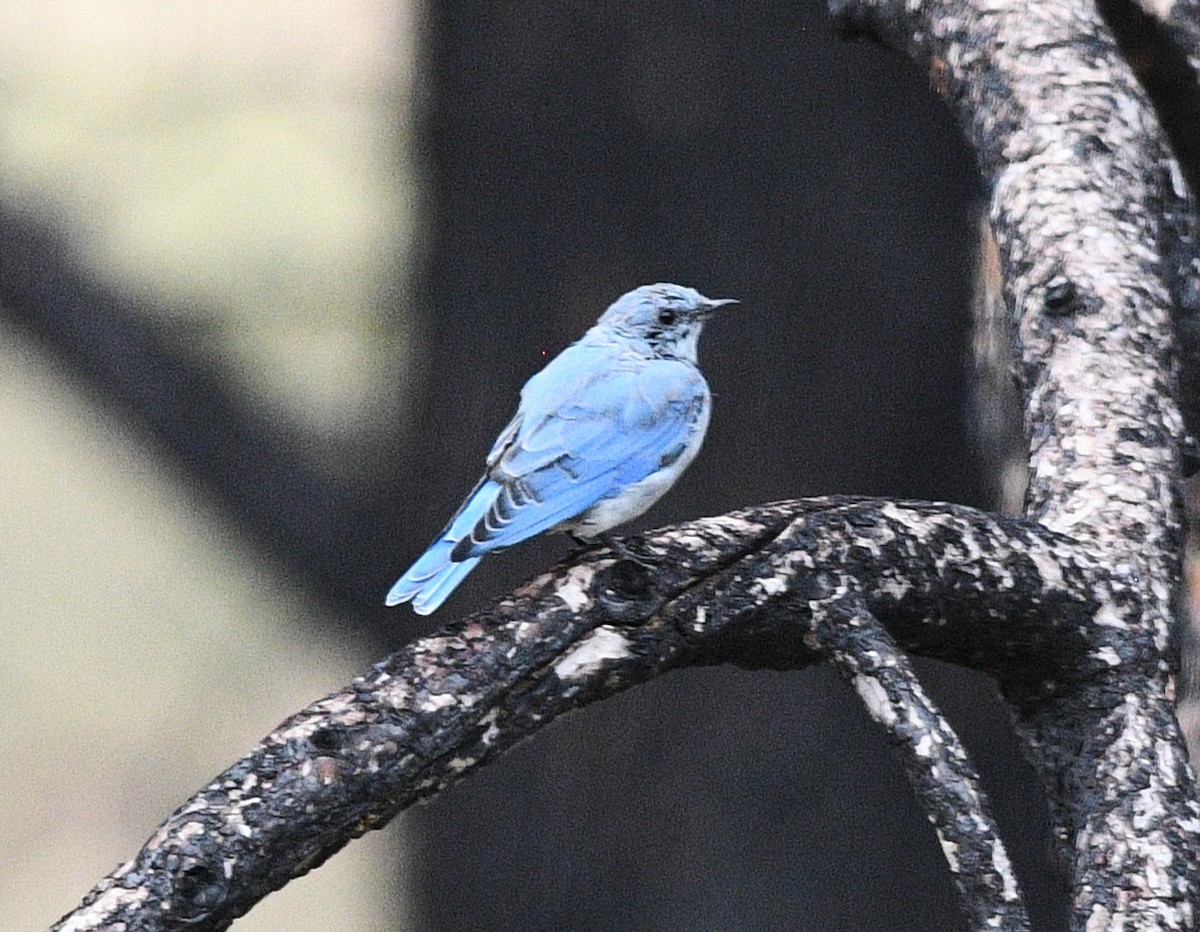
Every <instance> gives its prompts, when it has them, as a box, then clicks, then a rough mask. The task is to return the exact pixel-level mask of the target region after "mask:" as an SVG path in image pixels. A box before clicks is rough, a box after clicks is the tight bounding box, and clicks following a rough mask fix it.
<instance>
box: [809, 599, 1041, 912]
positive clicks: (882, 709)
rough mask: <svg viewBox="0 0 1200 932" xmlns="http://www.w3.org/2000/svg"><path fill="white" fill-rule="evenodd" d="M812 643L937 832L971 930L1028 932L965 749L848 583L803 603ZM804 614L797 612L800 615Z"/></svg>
mask: <svg viewBox="0 0 1200 932" xmlns="http://www.w3.org/2000/svg"><path fill="white" fill-rule="evenodd" d="M808 608H809V611H810V612H811V622H810V623H811V626H812V630H813V640H814V642H815V643H817V644H819V645H820V646H821V647H823V648H824V649H825V651H827V652H828V655H829V659H830V660H831V661H832V662H833V665H834V667H836V668H837V669H838V671H839V672H841V674H842V676H844V677H845V678H846V680H847V681H848V682H849V683H850V684H851V685H852V686H853V687H854V689H855V691H856V692H857V693H858V694H859V696H860V697H861V698H862V701H863V704H864V705H865V706H866V708H867V712H868V714H870V716H871V717H872V718H873V719H874V720H875V721H876V722H878V723H879V724H880V725H881V726H883V728H884V729H885V730H886V731H887V733H888V738H889V739H890V741H891V743H892V745H893V747H895V748H896V750H897V755H896V756H897V758H898V760H899V762H900V766H901V768H902V769H903V770H904V774H905V776H906V777H907V778H908V782H909V783H910V784H912V787H913V790H914V791H915V792H916V794H917V798H918V800H919V801H920V802H921V805H922V806H923V807H924V809H925V812H926V814H927V815H928V816H929V820H930V821H931V822H932V823H933V827H934V831H936V832H937V836H938V842H939V843H940V844H941V846H942V853H943V854H944V855H945V857H946V862H947V863H948V864H949V866H950V873H951V874H952V875H953V877H954V882H955V884H956V885H957V886H958V891H959V896H960V898H961V900H962V907H963V912H964V913H965V914H966V916H967V918H968V919H969V920H970V922H971V924H972V927H973V928H976V929H996V928H1002V929H1014V930H1015V929H1028V928H1029V916H1028V914H1027V913H1026V911H1025V904H1024V902H1023V901H1022V897H1021V893H1020V889H1019V887H1018V885H1017V878H1016V875H1015V874H1014V873H1013V870H1012V863H1011V862H1010V861H1009V859H1008V853H1007V852H1006V851H1005V850H1004V843H1003V842H1002V841H1001V840H1000V833H999V831H998V830H997V828H996V824H995V821H994V820H993V818H992V816H991V813H990V808H991V806H990V804H989V803H988V801H987V798H986V796H985V795H984V793H983V790H982V789H981V788H980V786H979V776H978V774H976V772H975V768H974V766H973V765H972V764H971V762H970V759H969V758H968V757H967V752H966V749H965V748H964V747H963V746H962V742H961V741H959V738H958V735H956V734H955V733H954V730H953V729H952V728H951V727H950V723H949V722H947V721H946V718H945V716H943V715H942V713H941V712H940V711H939V710H938V709H937V707H936V706H935V705H934V703H933V701H932V700H931V699H930V698H929V696H928V695H927V694H926V692H925V690H924V688H923V687H922V686H921V684H920V682H919V681H918V680H917V677H916V674H915V673H914V672H913V669H912V665H911V664H910V663H909V662H908V657H907V656H906V655H905V654H904V653H903V651H901V650H900V648H899V647H898V646H897V645H896V642H895V641H894V640H893V639H892V638H891V636H890V635H889V634H888V633H887V631H886V630H885V629H884V628H883V627H882V626H881V625H880V623H879V620H878V619H877V618H875V616H874V615H872V614H871V612H870V610H869V609H868V608H867V606H866V604H865V601H864V600H863V599H862V597H861V596H860V595H858V593H857V592H856V590H855V588H854V585H853V583H852V582H851V581H849V580H847V581H846V583H845V585H844V588H843V591H842V592H841V593H839V594H838V595H835V596H834V597H833V598H831V599H829V600H827V601H825V602H820V601H812V602H809V603H808ZM799 614H800V615H801V616H803V612H800V613H799Z"/></svg>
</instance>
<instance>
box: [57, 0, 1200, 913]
mask: <svg viewBox="0 0 1200 932" xmlns="http://www.w3.org/2000/svg"><path fill="white" fill-rule="evenodd" d="M833 6H834V12H835V15H836V17H837V18H838V20H839V22H840V23H841V24H842V25H843V26H844V27H846V28H850V29H854V30H859V31H867V32H869V33H870V34H872V35H874V36H875V37H877V38H879V39H881V40H883V41H884V42H886V43H888V44H889V45H891V46H892V47H894V48H897V49H899V50H901V51H902V52H903V53H904V54H906V55H908V56H910V57H911V58H912V59H913V60H914V61H915V62H917V63H918V64H919V65H920V66H921V67H924V68H926V69H927V70H928V72H929V74H930V77H931V81H932V84H933V87H934V88H935V90H936V91H937V92H938V93H939V94H941V95H942V96H943V97H944V98H945V100H946V101H947V103H948V104H949V105H950V106H951V107H952V109H953V110H954V111H955V113H956V114H957V116H958V117H959V120H960V123H961V125H962V127H963V129H964V132H965V134H966V136H967V138H968V140H969V142H970V143H971V144H972V145H973V146H974V148H975V150H976V152H977V153H978V156H979V163H980V168H981V171H982V173H983V175H984V177H985V179H986V181H987V183H988V185H989V188H990V190H991V192H992V204H991V221H992V227H993V230H994V232H995V236H996V242H997V244H998V247H999V257H1000V264H1001V268H1002V272H1003V279H1004V297H1005V301H1006V304H1007V306H1008V308H1009V310H1010V313H1011V314H1012V318H1013V321H1014V331H1015V334H1016V344H1017V345H1016V347H1015V353H1016V360H1017V376H1018V381H1019V383H1020V387H1021V390H1022V394H1023V399H1024V408H1025V420H1026V428H1027V440H1028V445H1029V465H1030V488H1029V494H1028V497H1027V503H1026V512H1025V517H1024V518H1021V519H1011V518H1002V517H998V516H995V515H989V514H986V513H982V512H978V511H974V510H971V509H967V508H962V507H957V506H953V505H946V504H921V503H911V502H909V503H905V502H886V501H877V500H868V499H848V498H838V499H818V500H810V501H801V502H788V503H781V504H776V505H768V506H763V507H760V508H754V509H749V510H747V511H743V512H738V513H735V514H731V515H726V516H723V517H719V518H711V519H707V520H704V521H697V522H693V523H690V524H686V525H681V526H678V527H674V528H668V529H664V530H661V531H658V532H655V533H653V534H649V535H647V536H646V537H644V538H642V539H640V540H639V541H638V542H636V543H634V544H633V546H634V547H635V549H636V550H637V551H638V552H639V553H640V554H641V555H642V556H643V557H645V558H646V560H647V562H648V563H649V564H650V565H652V566H653V567H654V571H653V572H648V571H647V570H646V569H645V568H644V567H641V566H640V565H639V564H638V563H636V562H632V561H628V560H621V561H617V560H614V558H613V556H612V555H611V554H610V553H609V552H607V551H603V550H597V551H591V552H588V553H584V554H581V555H579V556H577V557H576V558H575V559H574V560H573V561H570V562H568V563H564V564H563V565H561V566H559V567H558V568H557V569H555V570H554V571H552V572H551V573H548V574H546V575H544V576H542V577H539V578H538V579H536V580H534V581H533V582H531V583H529V584H528V585H527V586H525V587H523V588H522V589H520V590H518V591H517V592H515V593H514V594H513V595H511V596H509V597H507V598H504V599H501V600H498V601H496V602H495V603H493V604H492V606H491V607H490V608H488V609H486V610H485V611H483V612H480V613H478V614H476V615H474V616H472V617H470V618H467V619H465V620H463V621H461V622H457V623H455V624H452V625H449V626H448V627H446V628H444V629H443V630H442V631H441V632H440V633H439V634H438V635H435V636H434V637H431V638H426V639H424V640H421V641H419V642H417V643H415V644H412V645H410V646H409V647H407V648H405V649H404V650H402V651H401V652H400V653H398V654H396V655H395V656H394V657H392V658H390V659H388V660H387V661H385V662H383V663H382V664H380V665H379V666H377V667H375V668H374V669H373V670H372V671H371V672H370V673H368V674H367V675H366V676H364V677H362V678H361V679H359V680H356V681H355V682H354V683H352V684H351V685H350V686H348V687H346V689H344V690H342V691H341V692H339V693H337V694H335V695H332V696H329V697H327V698H326V699H323V700H321V701H320V702H318V703H316V704H314V705H313V706H311V707H309V708H308V709H306V710H304V711H302V712H300V713H299V714H297V715H296V716H293V717H292V718H291V719H289V720H288V721H287V722H285V723H284V724H283V725H282V726H281V727H280V729H279V730H277V731H276V732H275V733H273V734H272V735H270V736H268V737H267V738H266V739H264V741H263V742H262V743H261V744H260V745H259V747H258V748H256V749H255V750H254V751H253V752H252V753H251V754H250V755H248V756H247V757H246V758H244V759H243V760H241V761H239V762H238V763H237V764H235V765H234V766H233V767H232V768H230V769H229V770H228V771H227V772H226V773H225V774H223V775H221V776H220V777H219V778H217V780H215V781H214V782H213V783H212V784H210V785H209V786H208V787H206V788H205V789H204V790H202V791H201V792H200V793H199V794H197V796H196V797H194V798H193V799H192V800H191V801H189V802H188V803H187V804H185V805H184V806H183V807H182V808H181V809H180V810H178V811H177V812H176V813H175V814H174V815H172V816H171V817H170V818H169V819H168V820H167V822H165V823H164V824H163V826H162V827H161V828H160V829H159V831H158V832H157V833H156V834H155V835H154V837H152V838H151V839H150V841H149V842H148V843H147V845H146V847H145V848H144V849H143V850H142V851H141V852H140V853H139V854H138V855H136V856H135V858H134V859H133V860H131V861H130V862H128V863H127V864H126V865H124V866H122V867H121V868H119V869H118V870H117V871H116V872H115V873H114V874H112V875H110V877H108V878H105V879H104V880H103V881H101V883H100V884H99V885H98V886H97V887H96V888H95V890H93V891H92V893H91V894H89V895H88V898H87V899H86V900H85V901H84V904H83V905H82V906H81V907H80V908H79V909H78V910H77V911H76V912H74V913H73V914H71V915H70V916H68V917H65V918H64V920H63V921H62V923H61V924H60V928H64V929H72V930H77V929H92V928H100V927H105V926H109V925H113V924H116V923H118V922H125V923H127V924H128V925H127V927H128V928H139V929H142V928H145V929H149V928H155V929H169V928H179V927H182V926H184V925H187V926H188V927H189V928H193V929H195V928H223V927H224V926H225V925H227V924H228V923H229V922H230V921H232V919H233V918H235V917H236V916H238V915H240V914H242V913H243V912H245V911H246V910H247V909H249V908H250V906H251V905H253V903H254V902H256V901H257V900H258V899H260V898H261V897H262V896H264V895H266V894H267V893H269V892H270V891H271V890H274V889H277V888H278V887H280V886H282V885H283V884H285V883H286V882H287V881H288V880H289V879H290V878H291V877H293V876H296V875H298V874H301V873H303V872H305V871H306V870H309V869H311V868H312V867H313V866H315V865H317V864H320V863H321V861H323V860H324V859H325V858H326V857H328V856H329V855H330V854H332V853H333V852H334V851H336V850H337V849H338V848H339V847H341V846H342V845H343V844H345V843H346V841H347V840H348V839H350V838H352V837H355V836H356V835H359V834H362V833H363V832H365V831H367V830H369V829H371V828H375V827H378V826H380V825H382V824H383V823H384V822H386V821H387V820H388V819H389V818H391V817H392V816H393V815H395V813H396V812H398V811H399V810H400V809H402V808H403V807H405V806H407V805H409V804H411V803H412V802H413V801H414V800H417V799H420V798H422V797H426V796H430V795H433V794H435V793H437V792H439V791H440V790H442V789H443V788H445V787H446V786H447V785H449V784H450V783H452V782H454V781H455V780H458V779H460V778H461V777H463V776H464V775H465V774H467V773H469V772H470V771H472V770H473V769H474V768H476V767H478V766H480V765H482V764H484V763H486V762H487V761H489V760H490V759H492V758H493V757H494V756H495V755H496V754H498V753H500V752H501V751H503V750H504V749H505V748H507V747H510V746H511V745H512V744H513V743H515V742H517V741H519V740H521V739H522V738H524V737H526V736H528V735H530V734H531V733H532V732H534V731H535V730H537V729H538V728H540V727H542V726H543V725H545V724H546V723H548V722H549V721H551V720H553V719H554V718H555V717H557V716H558V715H561V714H563V713H564V712H567V711H570V710H572V709H574V708H577V707H579V706H581V705H585V704H587V703H590V702H594V701H596V700H599V699H603V698H606V697H607V696H611V695H613V694H614V693H616V692H619V691H621V690H624V689H627V688H629V687H630V686H633V685H636V684H638V683H641V682H644V681H646V680H647V679H650V678H651V677H654V676H658V675H660V674H662V673H665V672H667V671H669V670H672V669H675V668H679V667H684V666H688V665H697V664H714V663H734V664H739V665H742V666H747V667H772V668H777V669H797V668H801V667H805V666H808V665H810V664H813V663H816V662H821V661H824V660H831V661H832V662H833V663H834V664H835V665H836V666H838V668H839V669H841V670H842V672H843V673H844V674H845V675H846V676H847V677H848V679H849V680H850V682H851V683H852V684H854V685H855V687H856V688H857V690H858V692H859V694H860V695H862V696H863V698H864V699H865V700H866V701H867V704H868V707H869V708H870V709H871V710H872V712H873V714H874V715H875V716H876V718H877V719H878V720H879V721H880V722H881V723H882V724H883V725H884V726H885V728H887V729H888V730H889V732H890V734H891V735H892V738H893V740H894V741H895V743H896V745H897V747H898V748H899V749H900V754H901V758H902V760H903V761H904V765H905V770H906V773H908V775H909V776H910V779H912V780H913V782H914V785H915V786H916V788H917V790H918V795H919V797H920V798H921V800H922V802H923V805H925V808H926V811H927V812H928V813H929V815H930V818H931V819H932V820H933V821H934V823H935V826H936V827H937V829H938V831H939V833H940V834H941V837H942V840H943V850H945V851H946V853H947V855H948V857H949V858H950V859H951V866H952V869H954V870H955V873H956V879H957V880H958V881H959V888H960V891H961V892H962V893H963V896H964V902H965V907H966V911H967V914H968V915H969V916H970V917H971V921H972V922H973V924H974V926H975V927H977V928H1021V927H1023V926H1024V925H1025V922H1026V920H1025V919H1024V913H1023V909H1022V907H1021V903H1020V898H1019V893H1018V892H1017V888H1016V884H1015V881H1014V880H1013V879H1012V876H1011V870H1010V869H1009V868H1008V867H1007V860H1006V858H1005V857H1004V856H1003V848H1002V846H1001V845H1000V844H999V841H998V839H997V838H996V836H995V833H994V828H993V826H992V825H991V823H990V820H989V818H988V816H987V812H986V803H985V802H984V801H983V799H982V797H981V795H980V794H979V792H978V788H977V786H976V785H975V778H974V773H973V769H972V768H971V766H970V763H969V761H967V760H966V757H965V755H964V754H962V752H961V749H960V748H959V747H958V746H957V742H956V739H955V738H954V736H953V733H952V732H950V731H949V729H948V726H945V723H944V721H942V720H941V717H940V715H939V714H938V713H937V711H936V709H934V708H933V707H932V706H931V705H930V704H929V703H928V701H927V699H926V698H925V697H924V694H923V692H922V691H921V690H920V686H919V684H918V683H917V682H916V680H915V678H913V677H912V675H911V672H910V671H909V670H908V667H907V664H906V663H905V662H904V658H903V656H902V654H900V653H899V651H898V650H897V646H898V647H899V648H902V649H903V650H906V651H910V652H914V653H920V654H924V655H926V656H930V657H937V658H940V659H944V660H948V661H951V662H954V663H959V664H963V665H966V666H970V667H974V668H976V669H980V670H984V671H986V672H988V673H990V674H991V675H993V676H994V677H995V678H996V680H997V682H998V684H999V686H1000V689H1001V691H1002V694H1003V695H1004V697H1005V699H1006V700H1007V701H1008V703H1009V704H1010V706H1011V707H1012V710H1013V713H1014V720H1015V723H1016V727H1017V732H1018V736H1019V738H1020V740H1021V741H1022V743H1023V745H1024V747H1025V750H1026V751H1027V754H1028V756H1029V757H1030V759H1031V761H1032V762H1033V763H1034V765H1035V767H1036V768H1037V769H1038V772H1039V774H1040V775H1041V777H1042V780H1043V783H1044V785H1045V787H1046V792H1047V794H1048V797H1049V800H1050V804H1051V809H1052V812H1051V815H1052V820H1053V826H1054V832H1055V837H1056V839H1057V842H1058V845H1059V850H1060V854H1061V855H1062V857H1063V859H1064V861H1065V863H1066V864H1067V868H1068V873H1069V876H1070V878H1071V891H1070V893H1071V897H1072V925H1073V926H1074V927H1076V928H1079V929H1083V928H1088V929H1092V928H1097V929H1099V928H1135V927H1136V928H1163V929H1182V928H1190V927H1193V926H1194V925H1195V924H1196V921H1197V913H1196V903H1197V890H1198V879H1200V877H1198V867H1200V865H1198V861H1197V857H1198V855H1197V852H1198V851H1200V806H1198V805H1197V801H1196V795H1195V786H1194V782H1193V773H1192V771H1191V769H1190V767H1189V766H1188V764H1187V760H1186V753H1185V751H1184V745H1183V741H1182V737H1181V735H1180V733H1179V729H1178V726H1177V724H1176V721H1175V718H1174V713H1173V705H1172V699H1173V685H1174V684H1173V670H1174V658H1173V655H1172V651H1171V621H1172V619H1171V595H1172V593H1173V591H1174V589H1175V587H1176V586H1177V584H1178V581H1179V546H1180V520H1179V501H1178V497H1177V491H1176V483H1177V480H1178V478H1179V475H1180V447H1181V444H1182V443H1183V439H1184V431H1183V426H1182V418H1181V416H1180V413H1179V408H1178V405H1177V402H1176V398H1177V394H1176V391H1177V372H1176V369H1175V366H1176V360H1177V347H1176V343H1175V341H1174V336H1173V331H1172V327H1171V323H1172V318H1173V317H1174V318H1175V319H1177V320H1184V319H1186V312H1187V308H1186V306H1185V303H1186V295H1187V293H1188V291H1187V289H1188V287H1189V285H1188V281H1189V278H1188V276H1189V274H1190V271H1191V270H1194V268H1195V261H1196V256H1195V252H1196V247H1195V240H1194V236H1193V233H1194V231H1193V226H1192V223H1193V221H1192V219H1191V218H1192V214H1191V212H1190V205H1189V204H1188V203H1187V201H1186V190H1185V189H1184V188H1183V187H1182V186H1181V185H1180V184H1178V183H1174V182H1177V179H1178V178H1179V177H1181V175H1180V172H1179V170H1178V167H1177V166H1176V164H1175V163H1174V162H1173V161H1172V157H1171V153H1170V151H1169V150H1168V148H1167V141H1166V140H1167V137H1166V134H1165V133H1164V132H1163V129H1162V127H1161V126H1160V124H1159V122H1158V121H1157V120H1156V117H1155V113H1154V110H1153V108H1152V106H1151V104H1150V101H1149V99H1148V97H1147V95H1146V93H1144V92H1143V90H1142V88H1141V87H1140V85H1139V84H1138V82H1137V80H1136V78H1135V76H1134V73H1133V71H1132V70H1131V69H1130V68H1129V67H1128V65H1127V64H1126V63H1125V61H1124V59H1123V58H1122V56H1121V54H1120V50H1119V47H1118V44H1117V41H1116V40H1115V38H1114V36H1113V34H1112V33H1111V32H1110V31H1109V29H1108V27H1107V26H1106V24H1105V22H1104V21H1103V20H1102V19H1101V18H1100V15H1099V13H1098V12H1097V10H1096V9H1095V8H1093V7H1091V6H1090V5H1088V4H1079V3H1073V2H1053V0H1048V2H1045V3H1039V4H1027V3H1024V2H1012V3H1003V2H990V3H989V2H984V0H941V2H932V0H929V2H924V3H922V2H914V0H875V2H873V0H837V2H835V3H834V5H833ZM1173 34H1175V35H1186V34H1187V31H1186V30H1175V32H1174V33H1173ZM1189 54H1190V55H1191V56H1192V59H1193V61H1194V60H1195V50H1194V49H1192V50H1191V51H1190V52H1189ZM913 723H917V724H913Z"/></svg>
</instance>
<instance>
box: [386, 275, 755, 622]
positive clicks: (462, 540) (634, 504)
mask: <svg viewBox="0 0 1200 932" xmlns="http://www.w3.org/2000/svg"><path fill="white" fill-rule="evenodd" d="M735 303H737V302H736V301H734V300H733V299H732V298H724V299H720V300H711V299H709V298H706V297H704V296H703V295H702V294H700V293H699V292H698V291H696V290H695V289H693V288H684V287H682V286H680V285H669V284H657V285H643V286H642V287H640V288H635V289H634V290H633V291H631V292H629V293H628V294H625V295H622V296H621V297H620V298H618V299H617V300H616V301H615V302H614V303H613V304H612V306H611V307H609V309H608V310H607V311H605V312H604V314H602V315H601V317H600V319H599V320H598V321H596V324H595V325H594V326H593V327H592V328H591V329H590V330H589V331H588V332H587V333H585V334H584V335H583V337H581V338H580V339H579V340H578V341H576V342H575V343H572V344H571V345H570V346H568V347H567V348H566V349H565V350H563V351H562V352H561V353H560V354H559V355H558V356H556V357H555V358H554V359H552V360H551V361H550V362H549V363H548V364H547V365H546V367H545V368H544V369H543V370H542V371H541V372H539V373H537V374H536V375H534V376H533V377H532V378H531V379H530V380H529V381H528V382H526V383H525V387H524V388H523V389H522V390H521V403H520V405H519V407H518V408H517V414H516V417H514V418H513V419H512V421H511V422H510V423H509V425H508V426H507V427H506V428H505V429H504V430H503V432H501V434H500V436H499V437H498V438H497V440H496V442H495V444H494V445H493V446H492V451H491V452H490V453H489V454H488V457H487V472H485V473H484V475H483V478H482V479H480V480H479V483H478V484H477V485H476V486H475V488H474V489H473V490H472V491H471V494H470V495H468V496H467V499H466V501H465V502H463V504H462V506H461V507H460V508H459V509H458V511H457V512H456V513H455V515H454V517H453V518H451V519H450V523H449V524H447V525H446V527H445V529H444V530H443V531H442V533H441V534H439V535H438V537H437V539H436V540H435V541H434V542H433V543H432V544H431V545H430V547H429V549H428V550H426V551H425V553H424V554H423V555H422V556H421V558H420V559H419V560H417V562H416V563H414V564H413V565H412V566H411V567H409V569H408V572H406V573H405V574H404V575H403V576H401V577H400V579H398V580H397V581H396V584H395V585H394V586H392V588H391V591H390V592H388V594H387V604H388V605H399V604H400V603H401V602H408V601H411V602H412V606H413V610H414V611H416V612H417V613H418V614H421V615H428V614H429V613H430V612H432V611H434V610H435V609H437V607H438V606H439V605H441V604H442V602H444V601H445V600H446V598H447V597H448V596H449V595H450V593H451V592H453V591H454V589H455V587H456V586H457V585H458V584H459V583H460V582H462V580H463V578H464V577H465V576H466V575H467V574H468V573H469V572H471V570H473V569H474V568H475V566H476V564H478V563H479V561H480V559H481V558H482V557H483V555H484V554H486V553H490V552H492V551H497V550H503V549H504V548H506V547H511V546H512V545H513V544H517V543H520V542H521V541H523V540H526V539H527V538H530V537H533V536H534V535H535V534H540V533H541V532H542V531H548V530H558V531H568V532H570V533H572V534H573V535H575V536H578V537H582V538H592V537H596V536H597V535H601V534H603V533H604V532H605V531H607V530H608V529H609V528H612V527H615V526H617V525H618V524H622V523H623V522H625V521H629V520H630V519H632V518H636V517H637V516H638V515H640V514H641V513H642V512H644V511H645V510H646V509H647V508H649V507H650V506H651V505H653V504H654V503H655V502H656V501H657V500H658V499H659V498H660V497H661V496H662V495H663V494H664V493H665V492H666V491H667V490H668V489H669V488H671V486H672V485H674V484H675V480H676V479H678V478H679V477H680V475H682V473H683V471H684V470H685V469H686V468H687V467H688V464H690V463H691V462H692V460H693V459H694V458H695V456H696V453H697V452H698V451H699V450H700V444H701V443H702V442H703V441H704V433H705V431H706V430H707V429H708V418H709V413H710V410H711V407H712V396H711V395H710V393H709V390H708V383H707V382H705V381H704V376H702V375H701V374H700V370H699V369H698V368H697V367H696V344H697V341H698V340H699V338H700V330H701V328H702V327H703V326H704V322H705V320H707V319H708V316H709V315H710V314H711V313H712V312H713V311H714V310H715V309H716V308H718V307H720V306H721V305H724V304H735Z"/></svg>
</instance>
